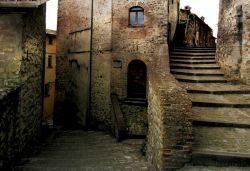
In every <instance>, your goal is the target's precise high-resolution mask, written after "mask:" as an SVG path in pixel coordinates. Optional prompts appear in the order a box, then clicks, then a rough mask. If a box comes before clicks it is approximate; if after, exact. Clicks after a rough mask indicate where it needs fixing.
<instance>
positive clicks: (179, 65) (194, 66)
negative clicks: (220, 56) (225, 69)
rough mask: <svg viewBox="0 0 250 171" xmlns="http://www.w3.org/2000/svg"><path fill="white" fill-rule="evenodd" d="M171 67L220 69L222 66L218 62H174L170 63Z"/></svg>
mask: <svg viewBox="0 0 250 171" xmlns="http://www.w3.org/2000/svg"><path fill="white" fill-rule="evenodd" d="M170 68H171V69H192V70H196V69H199V70H202V69H203V70H218V69H220V67H219V66H218V65H217V64H174V63H170Z"/></svg>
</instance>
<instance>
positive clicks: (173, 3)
mask: <svg viewBox="0 0 250 171" xmlns="http://www.w3.org/2000/svg"><path fill="white" fill-rule="evenodd" d="M168 4H169V5H168V10H169V17H168V18H169V19H168V21H169V24H170V25H169V27H170V28H169V41H173V39H174V35H175V31H176V27H177V24H178V22H179V9H180V0H169V2H168Z"/></svg>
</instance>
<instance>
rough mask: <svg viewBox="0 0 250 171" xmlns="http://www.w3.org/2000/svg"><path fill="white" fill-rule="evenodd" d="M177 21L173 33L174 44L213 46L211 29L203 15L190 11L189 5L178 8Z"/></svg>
mask: <svg viewBox="0 0 250 171" xmlns="http://www.w3.org/2000/svg"><path fill="white" fill-rule="evenodd" d="M179 16H180V17H179V23H178V26H177V31H176V33H175V46H186V47H215V46H216V45H215V40H216V39H215V37H214V36H213V30H212V29H211V28H210V27H209V26H208V25H207V24H206V23H205V18H204V17H198V16H197V15H196V14H193V13H191V7H189V6H186V7H185V8H184V9H180V15H179Z"/></svg>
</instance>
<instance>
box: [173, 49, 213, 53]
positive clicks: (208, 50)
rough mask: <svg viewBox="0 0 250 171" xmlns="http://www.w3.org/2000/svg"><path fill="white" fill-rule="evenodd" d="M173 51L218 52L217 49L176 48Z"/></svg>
mask: <svg viewBox="0 0 250 171" xmlns="http://www.w3.org/2000/svg"><path fill="white" fill-rule="evenodd" d="M173 52H194V53H201V52H202V53H204V52H213V53H215V52H216V49H212V48H210V49H205V48H203V49H174V51H173Z"/></svg>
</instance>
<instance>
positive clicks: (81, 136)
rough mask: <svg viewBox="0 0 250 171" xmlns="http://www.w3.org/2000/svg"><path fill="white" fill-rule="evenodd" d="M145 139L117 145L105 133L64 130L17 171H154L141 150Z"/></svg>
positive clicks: (20, 164) (34, 152)
mask: <svg viewBox="0 0 250 171" xmlns="http://www.w3.org/2000/svg"><path fill="white" fill-rule="evenodd" d="M143 143H144V140H142V139H129V140H124V141H122V142H119V143H118V142H117V141H116V139H114V138H113V137H111V136H110V135H107V134H105V133H102V132H94V131H88V132H86V131H80V130H75V131H60V132H59V133H58V134H57V135H56V136H55V138H54V139H53V141H50V142H47V143H46V142H45V143H43V144H42V145H41V146H39V147H37V148H35V149H34V151H33V152H32V154H31V155H30V156H29V157H25V158H22V161H21V162H20V163H19V165H17V166H15V168H14V170H15V171H31V170H32V171H153V170H154V168H153V166H152V165H150V164H149V163H148V162H147V161H146V158H145V157H144V156H142V155H141V149H142V146H143Z"/></svg>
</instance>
